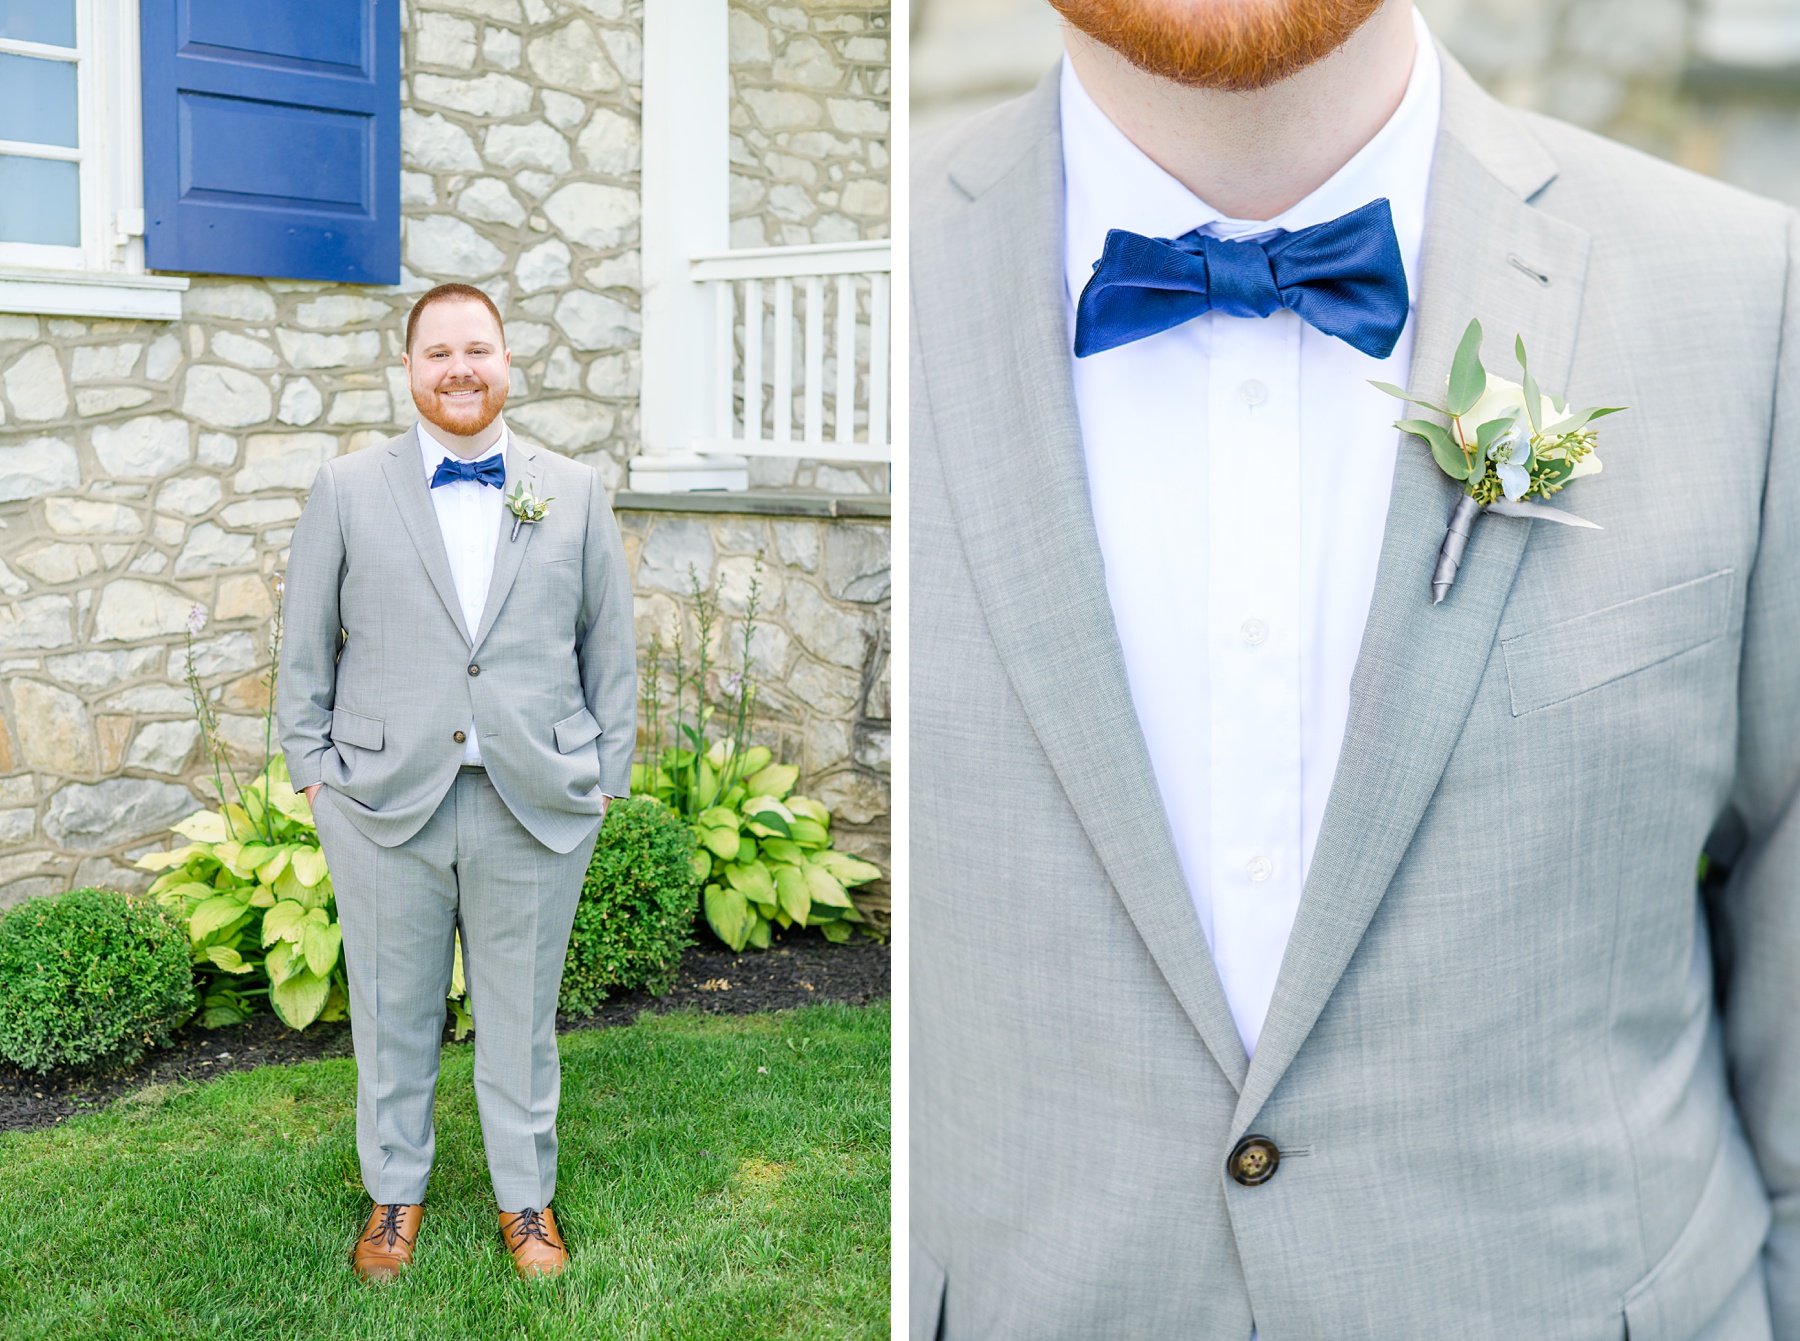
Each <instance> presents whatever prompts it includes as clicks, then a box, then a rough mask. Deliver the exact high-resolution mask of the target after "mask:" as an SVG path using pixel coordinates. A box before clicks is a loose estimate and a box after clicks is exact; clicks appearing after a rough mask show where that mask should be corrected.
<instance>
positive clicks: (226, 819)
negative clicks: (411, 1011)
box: [137, 576, 471, 1038]
mask: <svg viewBox="0 0 1800 1341" xmlns="http://www.w3.org/2000/svg"><path fill="white" fill-rule="evenodd" d="M282 586H283V584H282V580H281V578H280V577H279V576H278V577H276V579H275V618H274V622H273V626H272V632H271V634H270V638H269V671H268V674H267V675H266V676H265V677H264V678H265V681H266V682H267V685H268V701H267V703H266V705H265V706H264V709H263V767H262V770H261V772H260V773H258V774H257V776H256V777H255V778H254V779H252V780H251V781H250V782H248V783H243V782H241V781H240V780H239V778H238V774H237V770H236V769H235V767H234V766H233V765H232V762H231V757H230V755H229V754H228V753H227V752H226V750H225V746H224V742H223V740H222V739H221V738H220V735H219V720H218V714H217V712H216V710H215V709H214V708H213V705H212V700H211V698H210V697H209V696H208V694H207V692H206V688H205V686H204V685H203V684H202V683H201V682H200V676H199V672H198V671H197V670H196V668H195V664H194V639H195V638H196V637H197V636H198V635H199V633H200V632H201V630H202V629H204V628H205V627H206V612H205V611H204V610H203V609H201V608H200V607H199V606H195V607H194V608H193V611H192V612H191V613H190V614H189V616H188V626H187V654H188V655H187V676H186V678H187V685H188V693H189V694H190V695H191V696H192V698H193V701H194V715H195V717H196V718H197V719H198V720H199V723H200V737H201V740H202V741H203V742H204V744H205V748H206V752H207V756H208V759H209V761H210V763H211V765H212V772H213V785H214V787H215V788H216V789H217V792H218V795H219V796H220V797H221V798H223V797H224V796H226V795H227V792H226V786H225V784H226V780H227V779H229V780H230V783H231V794H234V795H235V796H236V798H237V799H236V800H235V801H227V802H225V803H224V804H223V805H221V806H220V807H219V808H218V809H216V810H200V811H196V812H195V813H194V814H192V815H189V816H188V817H187V818H186V819H184V820H182V821H181V823H179V824H177V825H175V826H174V828H173V831H174V832H175V833H177V834H179V835H181V836H182V837H183V838H185V839H187V840H188V841H187V843H186V844H185V845H184V846H182V847H178V848H175V849H173V850H172V851H168V852H152V853H150V854H148V855H147V856H144V857H142V858H140V859H139V860H138V863H137V864H138V865H139V866H140V867H142V868H143V869H145V870H149V871H159V872H161V874H160V875H159V876H158V877H157V879H156V881H155V883H154V884H152V885H151V886H150V894H151V895H152V896H154V897H155V899H156V901H157V902H158V903H160V904H161V905H162V906H163V907H164V908H166V909H167V910H168V911H169V912H170V913H171V914H172V915H173V916H174V917H175V919H176V920H177V922H178V923H179V924H180V925H181V926H182V927H184V928H185V929H186V931H187V935H188V942H189V947H190V951H191V956H192V963H193V971H194V974H195V975H196V976H197V977H198V979H199V983H200V990H201V1016H200V1023H201V1024H202V1025H204V1026H205V1027H207V1028H209V1029H212V1028H217V1027H219V1026H221V1025H229V1024H238V1023H241V1022H242V1021H244V1020H245V1019H247V1018H249V1016H250V1015H251V1013H252V1012H254V1011H255V1009H256V1002H257V998H259V997H261V998H267V1000H268V1003H269V1005H270V1007H271V1008H272V1009H273V1010H274V1011H275V1013H276V1014H277V1015H279V1016H280V1017H281V1019H282V1021H283V1022H284V1023H285V1024H287V1025H288V1026H289V1027H290V1028H293V1029H304V1028H306V1027H307V1026H308V1025H310V1024H312V1023H313V1022H314V1021H315V1020H327V1021H330V1020H341V1019H343V1018H344V1016H345V1015H346V1014H347V1013H348V1011H349V1007H350V993H349V983H348V979H347V977H346V975H345V972H344V967H343V930H342V928H341V927H340V926H339V925H338V921H337V904H336V901H335V897H334V893H333V889H332V884H331V873H330V871H329V870H328V869H327V868H326V863H325V854H324V853H323V852H322V851H321V850H320V847H319V834H318V830H317V828H316V827H315V826H314V823H313V814H312V807H311V806H310V805H308V804H307V801H306V798H305V797H304V796H302V795H300V794H299V793H298V792H296V791H295V790H294V788H293V785H292V782H291V780H290V779H289V776H288V770H287V761H286V759H284V758H283V757H282V756H281V755H280V754H279V753H277V752H276V751H275V736H274V718H275V668H276V667H277V666H278V665H279V664H280V661H281V597H282ZM448 1004H449V1005H450V1008H451V1009H452V1010H453V1011H454V1012H455V1015H456V1036H457V1037H458V1038H462V1037H464V1036H465V1035H466V1034H467V1033H468V1031H469V1028H470V1027H471V1021H470V1018H469V1011H468V1005H467V1001H466V993H465V991H464V988H463V973H462V943H461V941H460V940H459V941H458V942H457V946H456V969H455V976H454V979H453V981H452V985H451V999H450V1001H449V1003H448Z"/></svg>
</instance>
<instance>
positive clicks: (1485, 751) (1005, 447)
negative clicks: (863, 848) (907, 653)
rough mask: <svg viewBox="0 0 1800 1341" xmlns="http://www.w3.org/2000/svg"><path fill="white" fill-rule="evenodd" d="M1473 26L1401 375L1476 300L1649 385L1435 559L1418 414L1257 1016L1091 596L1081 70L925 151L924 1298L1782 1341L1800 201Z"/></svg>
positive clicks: (1345, 1326) (1787, 1190)
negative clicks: (1589, 446)
mask: <svg viewBox="0 0 1800 1341" xmlns="http://www.w3.org/2000/svg"><path fill="white" fill-rule="evenodd" d="M1444 65H1445V88H1444V110H1443V120H1442V127H1441V131H1440V138H1439V144H1438V149H1437V155H1436V159H1435V162H1434V167H1433V178H1432V192H1431V201H1430V210H1429V216H1428V223H1427V231H1426V236H1425V249H1424V258H1423V267H1422V270H1423V274H1422V283H1421V292H1420V293H1419V295H1418V298H1417V306H1416V309H1415V320H1416V322H1417V328H1416V332H1417V333H1416V337H1415V343H1414V349H1415V354H1414V360H1413V367H1412V370H1411V389H1412V390H1413V391H1414V392H1415V393H1418V394H1425V395H1430V396H1432V398H1433V399H1435V398H1436V397H1435V395H1433V394H1432V393H1433V392H1435V391H1440V390H1441V388H1442V387H1443V385H1444V380H1445V377H1446V376H1447V374H1448V370H1449V362H1450V357H1451V354H1452V353H1453V351H1454V348H1455V345H1456V342H1457V339H1458V338H1459V337H1460V335H1461V333H1462V330H1463V327H1464V326H1465V325H1466V324H1467V322H1468V321H1469V319H1470V318H1472V317H1478V318H1480V320H1481V322H1482V325H1483V328H1484V330H1485V331H1486V333H1487V340H1488V345H1487V350H1486V353H1487V362H1488V364H1489V365H1490V366H1491V367H1494V368H1497V369H1498V368H1502V367H1504V366H1505V364H1506V363H1507V362H1508V361H1509V360H1510V350H1511V344H1512V338H1513V335H1514V334H1515V333H1518V334H1521V335H1523V337H1524V340H1525V344H1526V346H1527V347H1528V348H1529V349H1530V351H1531V354H1532V363H1533V370H1534V372H1535V373H1536V375H1537V378H1538V380H1539V382H1540V383H1541V384H1542V385H1543V386H1544V387H1545V388H1546V389H1548V390H1552V391H1558V392H1561V393H1563V394H1566V395H1567V396H1568V397H1569V398H1570V399H1571V400H1572V401H1573V402H1575V403H1577V404H1582V405H1591V404H1604V405H1626V406H1629V407H1631V408H1630V413H1629V414H1626V415H1620V416H1617V417H1615V418H1612V419H1608V420H1606V421H1604V423H1603V425H1602V428H1603V432H1602V438H1601V444H1602V450H1601V455H1602V456H1603V458H1604V459H1605V462H1606V469H1605V472H1604V473H1603V474H1600V475H1597V476H1592V477H1589V478H1586V479H1582V480H1580V481H1577V482H1576V483H1575V484H1574V485H1573V486H1571V488H1570V490H1569V493H1568V495H1567V499H1568V506H1569V507H1570V508H1571V509H1572V510H1574V511H1577V512H1579V513H1580V514H1581V515H1582V516H1584V517H1587V518H1589V519H1591V520H1593V521H1595V522H1597V523H1599V524H1600V525H1601V526H1602V527H1603V528H1604V529H1603V530H1601V531H1597V532H1596V531H1581V530H1576V529H1573V528H1568V527H1559V526H1549V525H1545V524H1543V523H1537V522H1527V521H1520V520H1517V519H1510V518H1501V517H1493V516H1489V517H1483V518H1481V519H1479V521H1478V523H1477V525H1476V529H1475V534H1474V538H1473V542H1472V543H1471V545H1470V547H1469V551H1468V554H1467V557H1466V559H1465V561H1464V563H1463V567H1462V571H1461V575H1460V577H1459V578H1458V581H1457V585H1456V588H1455V590H1454V591H1453V593H1452V594H1451V596H1450V598H1449V599H1448V600H1447V601H1446V602H1445V603H1444V604H1443V605H1441V606H1437V607H1434V606H1433V605H1432V603H1431V599H1430V590H1429V586H1430V576H1431V571H1432V566H1433V561H1434V559H1435V557H1436V554H1437V549H1438V544H1439V542H1440V540H1441V539H1442V538H1443V534H1444V526H1445V522H1446V520H1447V519H1448V517H1449V515H1450V512H1451V509H1452V508H1453V506H1454V504H1455V501H1456V497H1457V486H1456V484H1454V483H1453V482H1452V481H1450V480H1449V479H1447V478H1445V477H1444V476H1443V475H1442V474H1441V473H1440V472H1439V471H1438V470H1437V468H1436V466H1435V465H1434V464H1433V463H1432V461H1431V459H1430V456H1429V454H1428V452H1427V451H1426V449H1425V448H1424V447H1423V446H1422V445H1420V444H1419V443H1418V442H1417V441H1416V440H1412V439H1403V440H1402V443H1401V447H1400V458H1399V462H1398V465H1397V468H1396V474H1395V478H1394V485H1393V493H1392V500H1391V504H1390V507H1389V511H1388V515H1387V525H1386V531H1385V538H1384V542H1383V548H1382V554H1381V560H1380V569H1379V575H1378V578H1377V584H1376V590H1375V595H1374V600H1373V605H1372V608H1371V611H1370V614H1369V620H1368V625H1367V629H1366V632H1365V634H1364V638H1363V643H1362V647H1361V652H1360V656H1359V659H1358V661H1357V666H1356V670H1355V674H1354V678H1353V681H1352V694H1351V708H1350V716H1349V724H1348V728H1347V732H1346V738H1345V741H1344V747H1343V754H1342V758H1341V762H1340V764H1339V767H1338V772H1337V775H1336V777H1335V779H1334V783H1333V787H1332V792H1331V797H1330V801H1329V804H1328V807H1327V810H1326V814H1325V819H1324V824H1323V829H1322V832H1321V834H1320V837H1319V840H1318V846H1317V850H1316V854H1315V856H1314V859H1313V863H1312V866H1311V868H1310V871H1309V874H1308V878H1307V882H1306V887H1305V891H1304V895H1303V898H1302V901H1301V905H1300V910H1299V914H1298V918H1297V920H1296V923H1295V925H1294V929H1293V934H1292V937H1291V940H1290V942H1289V944H1288V948H1287V951H1286V956H1285V958H1284V960H1283V963H1282V967H1281V974H1280V980H1279V983H1278V985H1277V988H1276V991H1275V996H1274V1000H1273V1003H1272V1005H1271V1008H1270V1012H1269V1015H1268V1019H1267V1022H1266V1024H1265V1026H1264V1028H1263V1031H1262V1034H1261V1036H1260V1039H1259V1041H1258V1045H1257V1050H1256V1054H1255V1059H1254V1061H1247V1060H1246V1058H1245V1054H1244V1051H1243V1048H1242V1045H1241V1044H1240V1042H1239V1040H1238V1037H1237V1033H1236V1030H1235V1029H1234V1027H1233V1025H1232V1020H1231V1016H1230V1013H1229V1012H1228V1010H1227V1008H1226V1003H1225V998H1224V994H1223V992H1222V990H1221V989H1220V986H1219V981H1218V977H1217V975H1216V973H1215V972H1214V969H1213V965H1212V960H1211V957H1210V954H1209V952H1208V949H1207V945H1206V942H1205V939H1204V937H1203V936H1202V934H1201V931H1200V928H1199V926H1198V924H1197V922H1196V919H1195V916H1194V911H1193V906H1192V903H1191V901H1190V899H1189V894H1188V890H1187V888H1186V885H1185V882H1184V879H1183V876H1182V871H1181V867H1180V865H1179V863H1178V861H1177V858H1176V852H1175V847H1174V842H1173V839H1172V837H1171V834H1170V828H1169V824H1168V821H1167V819H1166V817H1165V815H1164V811H1163V808H1162V804H1161V800H1160V797H1159V795H1158V793H1157V789H1156V785H1155V780H1154V777H1153V774H1152V772H1151V767H1150V762H1149V758H1148V755H1147V752H1146V749H1145V746H1144V741H1143V737H1142V734H1141V732H1140V730H1139V727H1138V723H1137V721H1136V718H1135V716H1134V713H1133V710H1132V702H1131V696H1130V692H1129V688H1128V685H1127V682H1126V676H1125V670H1124V664H1123V658H1122V655H1121V652H1120V647H1119V641H1118V637H1117V635H1116V633H1115V630H1114V627H1113V623H1112V617H1111V611H1110V609H1109V606H1108V601H1107V594H1106V586H1105V581H1104V574H1103V572H1102V566H1101V557H1100V551H1099V547H1098V544H1097V541H1096V537H1095V530H1094V524H1093V520H1092V515H1091V511H1090V507H1089V501H1088V496H1087V486H1086V480H1085V476H1084V470H1083V458H1082V450H1081V441H1080V432H1079V427H1078V421H1077V417H1076V410H1075V403H1074V396H1073V391H1072V387H1071V382H1070V374H1069V365H1068V360H1069V350H1068V344H1067V340H1068V329H1067V326H1066V324H1065V323H1066V316H1065V302H1066V298H1065V293H1064V280H1063V270H1062V240H1061V218H1062V189H1063V183H1062V158H1061V146H1060V140H1059V126H1058V102H1057V95H1056V84H1055V81H1054V79H1053V78H1052V79H1049V80H1046V81H1045V82H1044V83H1043V84H1042V85H1040V86H1039V88H1038V89H1037V90H1036V92H1034V93H1033V94H1031V95H1029V96H1028V97H1026V98H1024V99H1021V100H1019V101H1016V102H1013V103H1010V104H1007V105H1005V106H1003V107H1000V108H998V109H995V110H993V111H991V112H988V113H985V114H983V115H981V116H979V117H977V118H974V119H973V120H970V121H968V122H965V123H963V124H962V125H961V126H958V127H955V128H952V129H951V130H949V131H948V132H946V133H944V134H942V135H940V136H938V137H936V138H934V139H932V140H929V141H927V142H925V143H923V144H921V145H920V146H918V148H917V149H916V151H915V155H914V184H913V194H912V257H913V262H912V304H913V306H912V335H913V341H914V344H913V371H912V396H913V409H912V440H911V453H912V458H911V477H910V480H911V491H912V494H911V501H910V509H909V515H910V518H911V522H910V525H911V533H910V537H909V541H910V545H911V569H910V572H911V579H910V580H911V612H912V620H911V626H910V627H911V640H912V646H911V677H912V678H911V686H910V695H909V702H910V712H911V728H910V731H911V734H910V745H911V805H912V820H911V824H912V837H911V843H912V849H911V887H910V892H909V898H910V900H911V904H910V907H911V922H910V928H911V935H912V937H913V941H912V945H913V950H912V955H911V962H912V991H911V1000H912V1020H911V1055H912V1069H911V1115H912V1116H911V1139H912V1179H913V1187H912V1201H911V1207H912V1210H911V1214H912V1227H911V1228H912V1238H911V1245H910V1261H911V1272H912V1285H911V1294H910V1298H911V1301H912V1308H911V1318H912V1334H913V1336H914V1337H915V1338H916V1339H917V1341H929V1339H930V1338H933V1337H937V1336H942V1337H943V1338H947V1341H968V1339H971V1338H981V1339H982V1341H1002V1339H1004V1338H1020V1339H1021V1341H1026V1339H1028V1341H1054V1339H1055V1338H1069V1339H1070V1341H1100V1339H1101V1338H1130V1339H1131V1341H1153V1339H1156V1338H1171V1341H1173V1339H1175V1338H1180V1339H1181V1341H1246V1338H1248V1337H1249V1336H1250V1334H1251V1329H1252V1327H1253V1326H1254V1328H1255V1329H1256V1332H1257V1335H1258V1336H1259V1337H1260V1338H1261V1341H1353V1339H1355V1338H1368V1341H1394V1339H1395V1338H1417V1339H1418V1341H1439V1339H1440V1338H1445V1337H1456V1338H1459V1339H1464V1341H1471V1339H1485V1338H1492V1339H1493V1341H1517V1338H1522V1337H1531V1338H1534V1341H1619V1339H1620V1338H1622V1337H1625V1336H1626V1335H1627V1334H1628V1335H1629V1337H1630V1338H1631V1341H1703V1339H1704V1341H1713V1339H1715V1338H1717V1339H1718V1341H1726V1339H1727V1338H1729V1341H1760V1339H1761V1338H1769V1337H1774V1338H1780V1341H1800V813H1797V811H1796V805H1795V794H1796V787H1797V784H1800V669H1797V666H1800V401H1797V400H1796V396H1797V394H1800V293H1795V292H1794V287H1793V280H1794V273H1795V271H1794V267H1795V255H1796V242H1797V241H1800V229H1797V227H1796V222H1797V221H1796V216H1795V215H1794V214H1793V213H1792V212H1791V211H1789V210H1787V209H1786V208H1784V207H1781V206H1778V205H1775V204H1772V203H1769V202H1766V201H1762V200H1757V199H1754V198H1752V197H1749V196H1746V195H1744V194H1742V193H1739V192H1737V191H1734V190H1731V189H1729V188H1727V187H1724V186H1721V185H1719V184H1717V183H1715V182H1711V181H1707V180H1704V179H1701V178H1699V177H1695V176H1692V175H1689V174H1687V173H1684V172H1681V171H1678V170H1677V169H1674V168H1671V167H1669V166H1667V165H1665V164H1661V163H1658V162H1655V161H1653V160H1651V159H1649V158H1647V157H1644V156H1642V155H1639V154H1637V153H1634V152H1632V151H1630V150H1627V149H1624V148H1621V147H1619V146H1617V145H1614V144H1611V143H1608V142H1606V141H1604V140H1601V139H1598V138H1596V137H1594V136H1592V135H1588V134H1586V133H1584V132H1581V131H1578V130H1575V129H1573V128H1571V127H1568V126H1565V125H1561V124H1559V123H1556V122H1554V121H1550V120H1547V119H1545V118H1542V117H1537V116H1533V115H1529V114H1525V113H1521V112H1517V111H1513V110H1509V109H1507V108H1505V107H1503V106H1502V105H1500V104H1499V103H1497V102H1495V101H1493V100H1492V99H1491V98H1489V97H1488V96H1487V95H1486V94H1484V93H1482V92H1481V91H1480V90H1479V89H1478V88H1477V86H1476V85H1475V84H1474V83H1473V81H1472V80H1471V79H1470V78H1469V77H1468V75H1467V74H1466V73H1465V72H1464V71H1463V70H1462V69H1461V68H1460V67H1459V66H1457V65H1456V63H1455V62H1454V61H1453V60H1451V59H1450V58H1449V57H1448V55H1445V57H1444ZM1197 505H1198V504H1197ZM1212 710H1213V711H1215V712H1218V711H1229V710H1230V705H1229V704H1219V703H1215V704H1213V705H1212ZM1722 817H1728V818H1729V821H1730V823H1731V825H1733V826H1735V827H1737V828H1739V829H1740V830H1741V832H1743V833H1744V834H1746V835H1747V844H1746V846H1745V848H1744V850H1743V852H1742V854H1741V855H1740V856H1739V857H1738V858H1737V860H1736V862H1735V866H1734V869H1733V873H1732V877H1731V880H1730V883H1729V885H1728V886H1727V888H1726V890H1725V893H1724V895H1723V897H1722V898H1721V899H1720V900H1719V901H1718V903H1717V906H1716V908H1715V909H1714V910H1713V914H1712V915H1711V916H1709V915H1708V913H1707V910H1706V909H1705V908H1703V906H1702V904H1701V901H1700V900H1699V898H1698V896H1697V893H1696V888H1695V863H1696V859H1697V857H1698V856H1699V853H1700V851H1701V849H1702V846H1703V844H1704V843H1705V842H1706V840H1707V838H1708V835H1709V833H1711V832H1713V831H1714V827H1715V824H1718V823H1719V822H1720V820H1721V818H1722ZM1715 951H1717V952H1718V954H1717V958H1718V960H1719V961H1720V962H1721V963H1728V964H1729V966H1730V971H1729V974H1728V975H1725V976H1719V975H1716V974H1715V968H1714V964H1715ZM1715 992H1717V994H1718V997H1719V999H1720V1000H1721V1001H1722V1005H1715ZM1728 1077H1729V1081H1728ZM1252 1133H1254V1134H1259V1135H1262V1136H1266V1137H1268V1138H1270V1139H1271V1140H1273V1141H1274V1142H1275V1143H1276V1144H1277V1145H1278V1146H1279V1148H1280V1150H1281V1152H1282V1159H1281V1163H1280V1166H1279V1168H1278V1170H1277V1172H1276V1174H1275V1176H1274V1177H1273V1178H1272V1179H1271V1180H1270V1181H1268V1182H1267V1183H1265V1184H1263V1185H1260V1186H1254V1187H1246V1186H1240V1185H1239V1184H1237V1183H1236V1182H1234V1181H1233V1180H1232V1179H1231V1178H1230V1177H1229V1176H1228V1174H1227V1172H1226V1159H1227V1155H1228V1154H1229V1152H1230V1151H1231V1150H1232V1149H1233V1146H1234V1145H1235V1143H1236V1142H1237V1141H1239V1140H1240V1139H1241V1138H1242V1137H1244V1136H1245V1135H1247V1134H1252Z"/></svg>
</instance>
